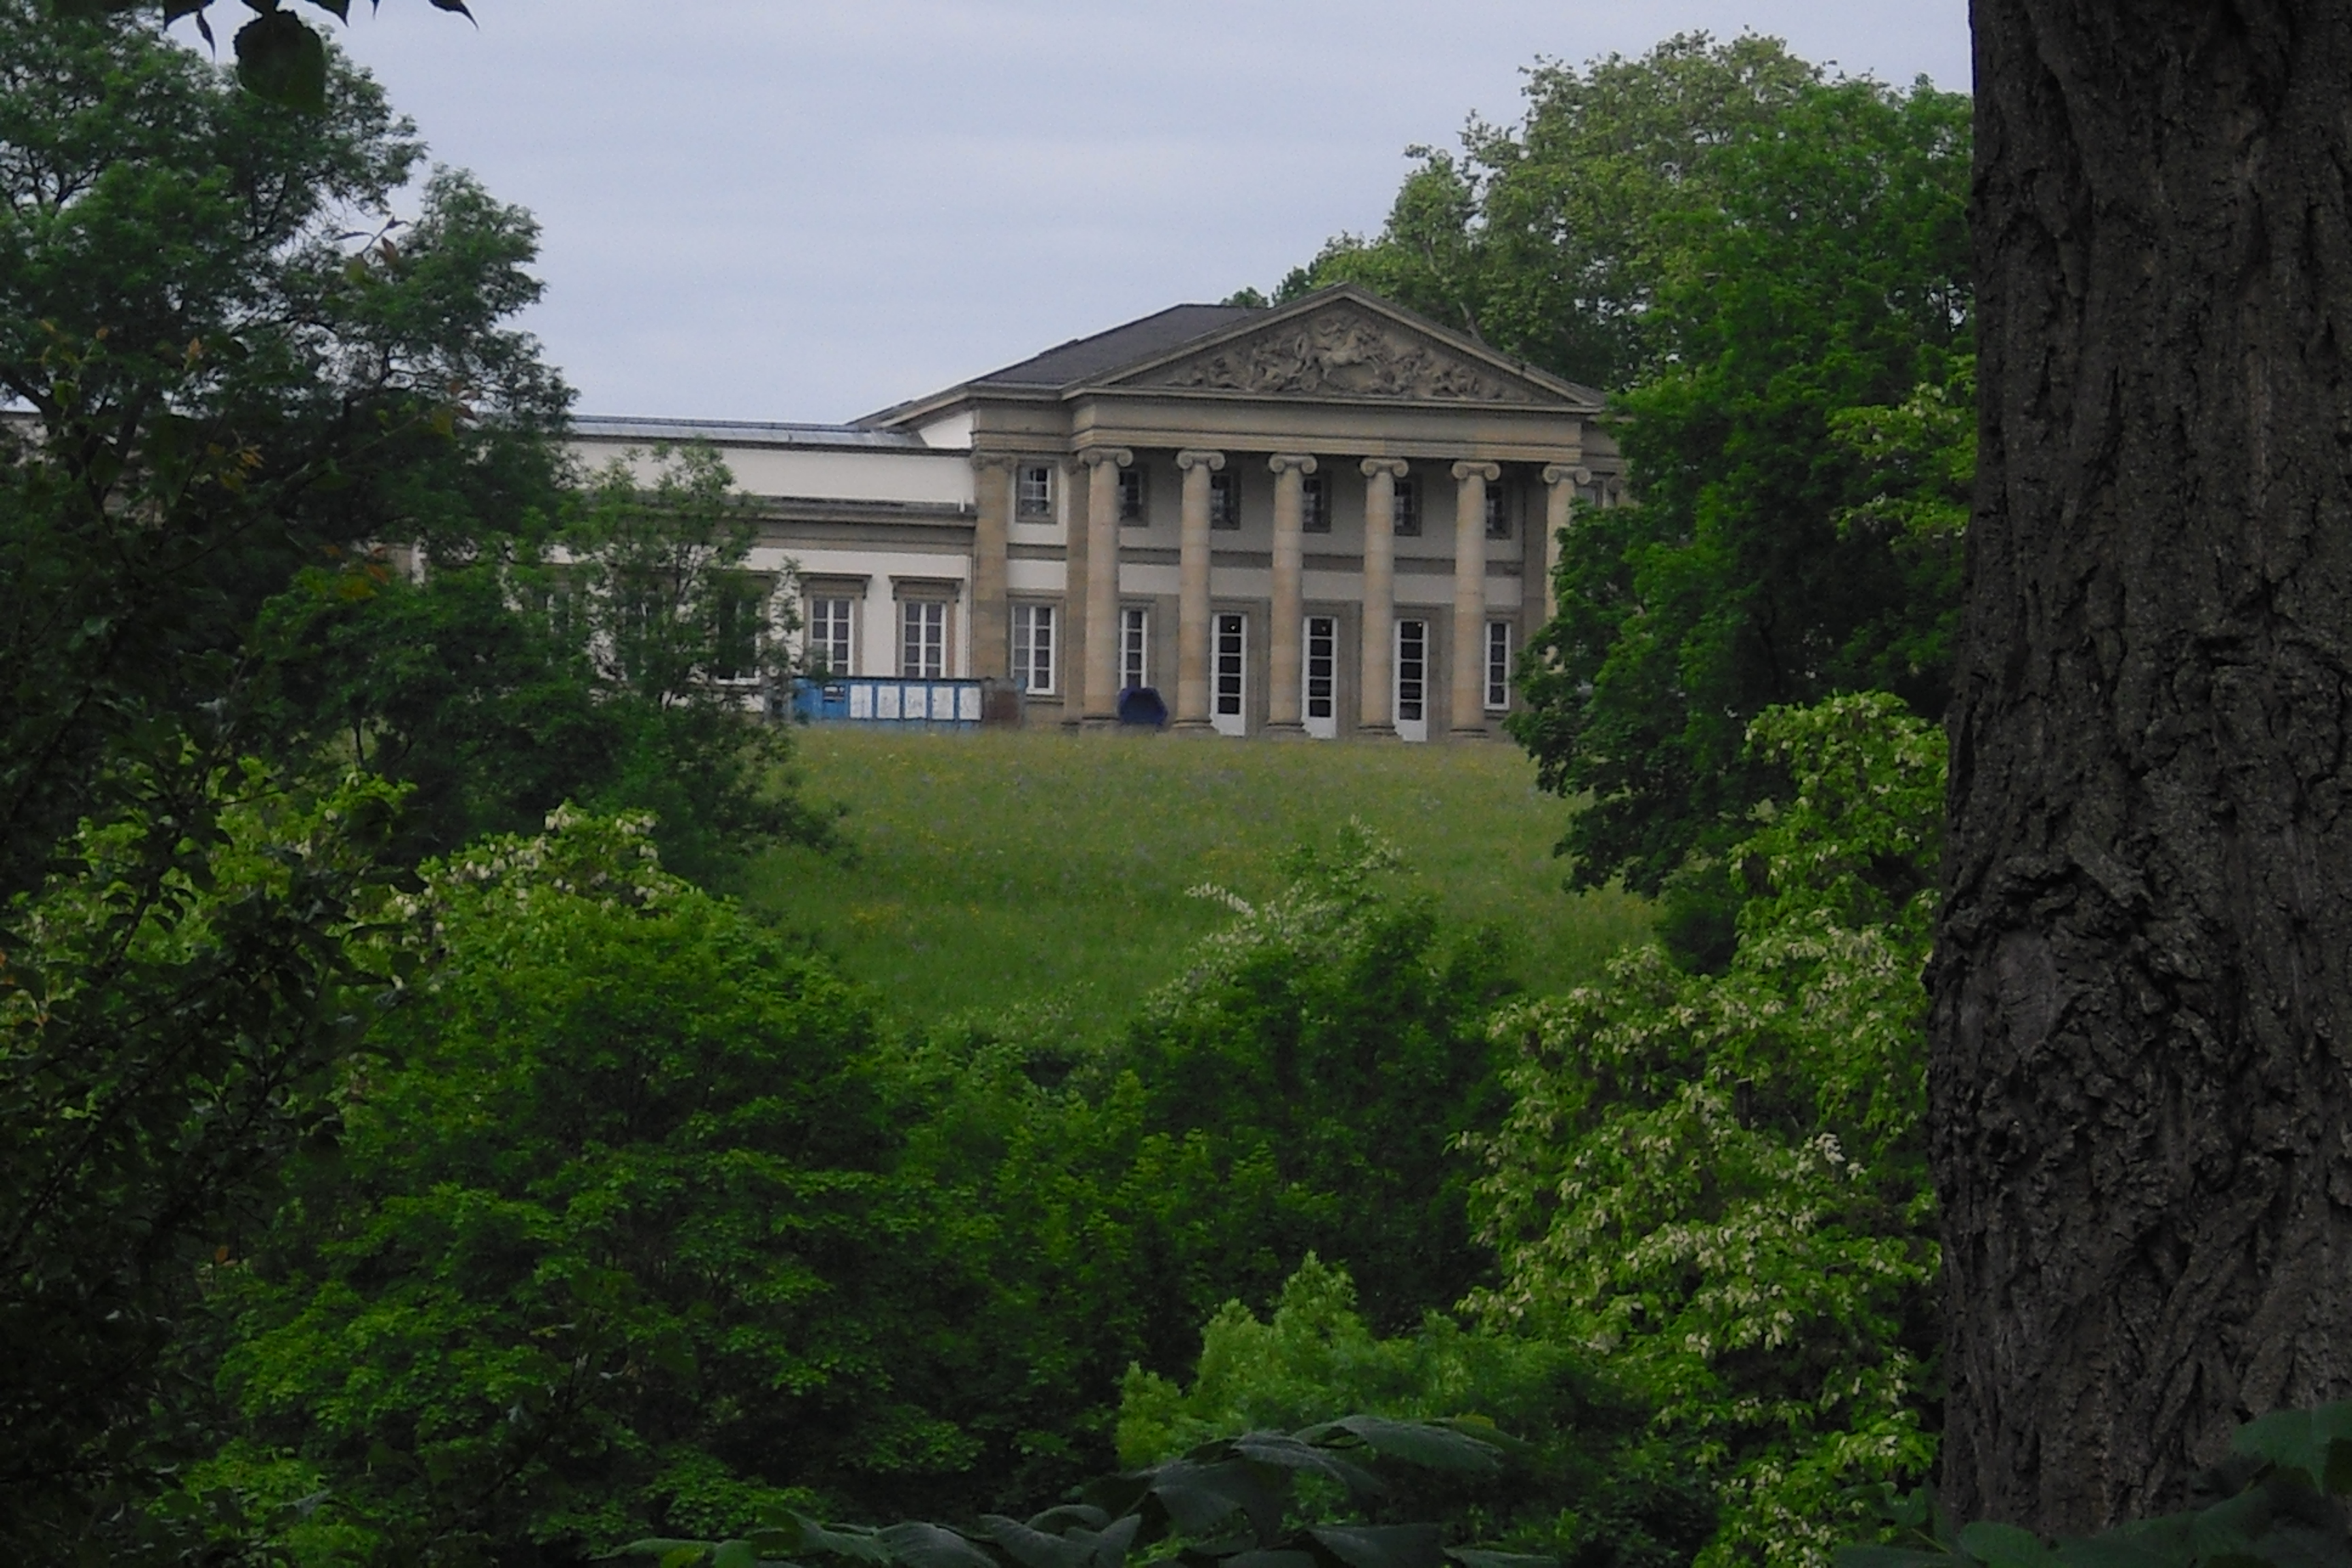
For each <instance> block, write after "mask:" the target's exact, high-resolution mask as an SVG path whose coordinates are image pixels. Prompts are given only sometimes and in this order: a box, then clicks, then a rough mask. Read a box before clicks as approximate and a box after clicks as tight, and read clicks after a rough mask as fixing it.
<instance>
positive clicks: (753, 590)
mask: <svg viewBox="0 0 2352 1568" xmlns="http://www.w3.org/2000/svg"><path fill="white" fill-rule="evenodd" d="M711 586H712V593H711V605H710V633H711V636H710V673H711V676H712V678H713V679H719V680H750V679H753V678H754V677H756V676H757V675H758V674H759V673H760V645H761V643H762V642H764V641H766V640H767V638H766V636H765V634H766V632H767V629H768V591H769V584H768V580H767V579H766V578H764V577H755V576H752V575H751V574H749V573H746V572H730V573H729V574H726V575H725V576H723V577H721V578H720V579H719V581H718V582H716V583H715V584H712V585H711Z"/></svg>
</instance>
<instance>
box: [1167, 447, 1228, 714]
mask: <svg viewBox="0 0 2352 1568" xmlns="http://www.w3.org/2000/svg"><path fill="white" fill-rule="evenodd" d="M1176 466H1177V468H1181V469H1182V470H1183V474H1184V510H1183V526H1182V530H1181V533H1180V534H1179V536H1178V540H1177V556H1176V573H1177V597H1176V725H1175V727H1176V728H1177V729H1178V730H1181V731H1184V732H1186V733H1187V734H1208V733H1210V725H1209V476H1210V475H1211V474H1213V473H1216V472H1218V471H1219V470H1220V469H1222V468H1224V466H1225V455H1224V454H1223V452H1194V451H1184V452H1179V453H1177V454H1176Z"/></svg>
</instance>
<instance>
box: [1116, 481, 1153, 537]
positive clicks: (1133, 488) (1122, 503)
mask: <svg viewBox="0 0 2352 1568" xmlns="http://www.w3.org/2000/svg"><path fill="white" fill-rule="evenodd" d="M1143 500H1144V490H1143V470H1142V469H1141V468H1121V469H1120V470H1119V471H1118V521H1120V522H1121V523H1123V524H1125V525H1126V526H1127V527H1129V528H1144V527H1148V526H1149V525H1150V521H1151V519H1150V517H1149V516H1148V515H1146V513H1145V510H1144V505H1143Z"/></svg>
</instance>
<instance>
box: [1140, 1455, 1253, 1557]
mask: <svg viewBox="0 0 2352 1568" xmlns="http://www.w3.org/2000/svg"><path fill="white" fill-rule="evenodd" d="M1143 1474H1144V1476H1145V1477H1146V1478H1147V1479H1149V1480H1150V1492H1151V1495H1152V1496H1153V1497H1156V1498H1158V1499H1159V1500H1160V1507H1162V1508H1164V1509H1166V1510H1168V1517H1169V1518H1170V1519H1171V1520H1173V1521H1175V1524H1176V1528H1177V1529H1178V1530H1179V1531H1181V1532H1183V1533H1184V1534H1186V1535H1193V1536H1200V1535H1206V1534H1208V1533H1209V1532H1210V1531H1213V1530H1215V1529H1216V1528H1217V1527H1218V1526H1219V1525H1222V1524H1223V1523H1224V1522H1225V1521H1227V1520H1229V1519H1231V1518H1233V1516H1234V1514H1236V1513H1239V1514H1242V1515H1244V1516H1245V1517H1246V1518H1247V1519H1248V1520H1249V1522H1250V1528H1251V1529H1253V1530H1254V1531H1256V1532H1257V1538H1258V1540H1259V1541H1260V1542H1269V1541H1271V1540H1273V1539H1274V1537H1275V1536H1276V1534H1277V1533H1278V1532H1279V1531H1281V1529H1282V1499H1281V1496H1280V1494H1279V1493H1277V1492H1276V1490H1275V1489H1274V1488H1272V1487H1271V1486H1268V1485H1267V1484H1266V1482H1265V1478H1263V1477H1262V1476H1260V1475H1259V1474H1258V1473H1257V1471H1256V1470H1255V1468H1252V1467H1251V1465H1250V1464H1249V1462H1248V1461H1247V1460H1245V1459H1238V1458H1236V1459H1227V1460H1225V1461H1224V1462H1223V1463H1222V1464H1206V1465H1204V1464H1202V1463H1201V1462H1199V1461H1198V1460H1195V1459H1189V1458H1188V1459H1171V1460H1170V1461H1169V1462H1168V1463H1166V1464H1164V1465H1161V1466H1159V1467H1157V1468H1154V1469H1150V1470H1147V1471H1145V1472H1143Z"/></svg>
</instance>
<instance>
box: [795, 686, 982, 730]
mask: <svg viewBox="0 0 2352 1568" xmlns="http://www.w3.org/2000/svg"><path fill="white" fill-rule="evenodd" d="M793 718H795V719H797V720H799V721H801V722H802V723H803V724H889V725H895V726H901V727H904V726H909V725H911V726H916V727H919V728H922V729H933V730H939V729H946V730H965V729H974V730H976V729H978V728H979V727H980V721H981V683H980V682H979V681H977V680H919V679H914V678H912V677H902V676H895V675H837V676H831V677H828V678H826V679H822V680H815V679H798V680H794V681H793Z"/></svg>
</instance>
